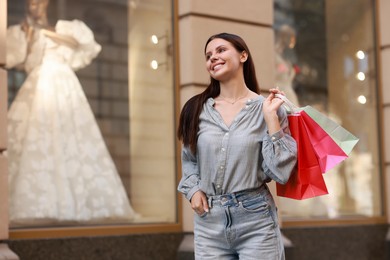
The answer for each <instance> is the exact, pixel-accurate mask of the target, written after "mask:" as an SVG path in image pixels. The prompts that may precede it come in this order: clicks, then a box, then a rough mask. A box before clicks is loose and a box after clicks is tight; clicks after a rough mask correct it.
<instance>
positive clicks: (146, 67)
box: [0, 0, 390, 259]
mask: <svg viewBox="0 0 390 260" xmlns="http://www.w3.org/2000/svg"><path fill="white" fill-rule="evenodd" d="M48 10H49V12H48V17H49V20H51V21H55V20H58V19H68V20H71V19H80V20H82V21H84V22H85V23H86V24H87V25H88V26H89V27H90V28H91V29H92V31H93V32H94V34H95V39H96V40H97V42H99V43H100V44H101V45H102V52H101V53H100V54H99V56H97V58H96V59H95V60H94V61H92V62H91V64H90V65H89V66H87V67H86V68H84V69H82V70H79V71H77V76H78V78H79V80H80V82H81V85H82V86H83V89H84V92H85V94H86V97H87V99H88V102H89V104H90V105H91V109H92V111H93V113H94V115H95V117H96V121H97V123H98V125H99V128H100V130H101V132H102V135H103V137H104V141H105V143H106V144H107V147H108V150H109V152H110V154H111V156H112V158H113V161H114V162H115V165H116V169H117V170H118V176H119V177H120V179H121V181H122V183H123V186H124V188H125V190H126V192H127V195H128V197H129V198H130V203H131V205H132V207H133V208H134V210H135V211H136V212H137V213H139V215H140V216H141V217H140V218H134V219H132V220H131V221H116V222H114V223H111V222H108V221H103V222H100V223H98V224H96V223H83V224H80V223H73V224H68V223H67V224H64V223H56V224H48V223H45V224H43V225H42V224H41V225H33V226H31V225H24V226H23V225H22V226H13V224H12V220H9V207H8V205H9V201H10V200H12V198H10V197H9V192H8V189H9V188H10V187H9V186H8V176H9V170H8V166H7V165H8V162H7V160H8V159H7V155H6V154H7V149H8V148H9V147H8V144H7V128H6V126H7V110H8V107H9V104H10V103H12V100H13V98H14V96H15V95H16V94H17V92H18V89H19V88H20V87H21V86H22V84H23V81H24V80H25V78H26V75H25V74H23V73H21V72H20V71H18V70H14V69H9V68H6V55H7V50H6V47H5V45H6V37H7V36H6V35H7V33H6V31H7V27H9V26H10V25H12V24H17V23H19V22H20V20H21V19H23V17H24V15H25V3H24V2H23V3H22V2H21V1H20V2H18V3H15V2H13V1H8V2H7V1H6V0H0V66H1V69H0V152H1V156H0V242H1V247H0V256H3V255H4V256H5V257H6V258H5V259H17V257H18V256H19V257H20V259H71V258H75V257H76V256H79V257H80V259H105V258H107V259H175V258H177V257H180V256H181V254H180V253H183V251H184V252H186V251H190V253H189V254H190V255H191V248H186V247H185V245H184V246H183V243H182V242H183V241H185V240H186V239H188V237H189V239H191V236H190V235H191V233H192V231H193V224H192V223H193V222H192V220H193V212H192V210H191V208H190V205H189V203H188V202H187V201H186V200H185V199H183V198H182V197H181V195H179V194H177V192H176V185H177V182H178V180H179V179H180V144H179V143H178V142H177V141H176V138H175V128H176V124H177V119H178V115H179V113H180V109H181V107H182V105H183V104H184V103H185V101H186V100H188V99H189V98H190V97H191V96H193V95H195V94H197V93H200V92H201V91H202V90H203V89H204V88H205V87H206V86H207V84H208V82H209V76H208V75H207V73H206V70H205V65H204V56H203V48H204V43H205V41H206V40H207V38H208V37H209V36H210V35H212V34H215V33H219V32H230V33H235V34H238V35H240V36H242V38H243V39H245V41H246V42H247V44H248V46H249V48H250V50H251V52H252V55H253V58H254V60H255V66H256V72H257V74H258V75H257V78H258V79H259V81H260V87H261V89H262V94H264V95H266V94H267V90H268V89H270V88H272V87H273V86H275V85H279V86H280V87H284V86H285V85H287V83H286V79H285V78H278V75H279V73H281V72H284V69H285V67H283V65H278V64H277V61H276V60H275V49H276V47H275V45H276V42H277V41H278V35H279V34H278V32H280V30H281V28H282V26H283V25H285V24H286V25H289V26H291V27H292V28H294V29H295V34H294V45H295V46H292V47H293V48H288V50H286V51H285V52H284V55H285V56H283V58H286V59H287V58H289V59H290V60H289V62H288V64H289V65H291V66H292V68H293V70H294V71H293V72H294V73H293V76H292V77H290V78H288V81H289V82H288V83H289V84H291V85H289V86H290V87H292V88H293V89H294V91H295V93H296V94H297V97H298V98H297V102H299V105H312V106H315V107H316V108H318V109H319V110H322V111H324V112H326V113H327V114H328V115H329V116H331V117H333V118H334V119H335V120H336V121H338V122H340V123H341V124H342V125H343V126H344V127H346V128H347V129H349V130H350V131H351V132H352V133H354V134H355V135H356V136H357V137H359V138H360V141H359V143H358V145H357V146H356V148H354V152H353V153H351V154H350V158H348V159H347V160H346V161H344V162H343V163H342V164H341V165H340V166H338V168H335V170H334V171H333V172H329V173H327V174H325V175H324V178H325V181H326V182H327V184H328V190H329V193H330V194H329V195H326V196H324V197H323V198H316V199H312V200H307V201H291V200H288V199H284V198H280V197H277V204H278V205H279V212H280V218H281V225H282V230H283V233H284V235H285V236H286V237H287V238H288V239H290V240H291V243H292V245H286V246H287V248H288V251H287V258H288V259H383V258H385V257H389V254H388V252H387V247H386V245H387V244H386V234H387V231H388V223H389V222H390V219H389V215H390V214H389V212H388V210H389V208H390V205H389V201H390V199H389V196H390V195H389V193H390V192H389V190H390V177H388V174H390V167H389V163H390V139H389V138H388V137H387V135H386V133H387V132H388V129H390V120H389V119H390V106H389V104H390V89H389V87H388V85H390V76H389V74H388V73H386V72H387V70H389V69H390V32H388V30H386V28H387V25H389V24H390V18H389V16H388V15H386V14H387V13H388V12H390V3H389V2H388V1H386V0H377V1H363V0H361V1H358V2H355V1H347V0H346V1H329V0H324V1H310V3H304V1H277V0H276V1H271V0H262V1H256V0H245V1H243V2H239V1H235V0H215V1H204V0H195V1H194V0H174V1H170V0H169V1H168V0H167V1H165V0H164V1H153V0H135V1H120V0H107V1H103V0H102V1H96V2H93V1H73V0H68V1H65V0H57V1H53V0H52V1H51V2H50V5H49V9H48ZM152 35H154V40H155V42H154V43H151V42H149V41H148V40H149V38H150V36H152ZM360 51H361V52H360ZM359 54H361V55H362V56H359ZM355 55H357V56H355ZM150 66H152V67H153V68H151V67H150ZM281 77H283V75H282V76H281ZM272 188H273V190H274V191H275V187H272ZM275 197H276V196H275ZM188 235H189V236H188ZM313 241H316V243H313ZM151 245H153V246H151ZM182 257H188V256H185V254H182ZM182 259H186V258H182Z"/></svg>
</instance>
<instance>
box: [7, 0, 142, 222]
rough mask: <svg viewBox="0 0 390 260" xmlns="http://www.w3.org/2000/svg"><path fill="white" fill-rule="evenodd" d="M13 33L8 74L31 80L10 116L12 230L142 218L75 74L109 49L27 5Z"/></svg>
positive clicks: (42, 2) (80, 28)
mask: <svg viewBox="0 0 390 260" xmlns="http://www.w3.org/2000/svg"><path fill="white" fill-rule="evenodd" d="M26 4H27V6H26V10H27V13H26V18H25V19H24V21H23V22H22V23H21V24H18V25H13V26H10V27H9V28H8V31H7V64H6V66H7V68H17V69H21V70H24V71H26V73H27V78H26V80H25V82H24V83H23V85H22V86H21V88H20V90H19V91H18V93H17V95H16V97H15V99H14V101H13V102H12V104H11V106H10V109H9V112H8V144H9V145H8V147H9V149H8V154H7V156H8V161H9V193H10V224H11V226H34V225H48V224H67V223H72V224H74V223H88V224H90V223H107V222H117V221H129V220H133V219H134V218H136V217H138V215H137V214H136V213H135V212H134V210H133V209H132V207H131V205H130V203H129V200H128V197H127V194H126V192H125V189H124V187H123V184H122V182H121V180H120V178H119V175H118V173H117V170H116V168H115V165H114V163H113V160H112V158H111V156H110V154H109V152H108V149H107V147H106V144H105V143H104V140H103V137H102V135H101V133H100V130H99V128H98V126H97V123H96V120H95V118H94V115H93V113H92V110H91V108H90V106H89V104H88V100H87V99H86V97H85V94H84V92H83V89H82V87H81V85H80V82H79V80H78V78H77V76H76V74H75V73H74V71H75V70H77V69H80V68H83V67H85V66H87V65H89V64H90V63H91V61H92V60H93V59H94V58H95V57H96V56H97V55H98V54H99V52H100V50H101V46H100V45H99V44H98V43H96V42H95V40H94V36H93V33H92V31H91V30H90V29H89V28H88V27H87V26H86V25H85V24H84V23H83V22H82V21H79V20H73V21H65V20H59V21H57V23H56V24H55V26H51V25H49V23H48V20H47V15H46V11H47V7H48V4H49V0H27V1H26Z"/></svg>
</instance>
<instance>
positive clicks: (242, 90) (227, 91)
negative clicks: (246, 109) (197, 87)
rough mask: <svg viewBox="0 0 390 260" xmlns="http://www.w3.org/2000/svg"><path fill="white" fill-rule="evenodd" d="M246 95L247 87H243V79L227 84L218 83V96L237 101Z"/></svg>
mask: <svg viewBox="0 0 390 260" xmlns="http://www.w3.org/2000/svg"><path fill="white" fill-rule="evenodd" d="M247 93H248V87H247V86H246V85H245V81H244V79H243V78H242V79H236V80H230V81H228V82H220V96H222V97H224V98H229V99H232V100H235V99H238V98H240V97H242V96H243V95H245V94H247Z"/></svg>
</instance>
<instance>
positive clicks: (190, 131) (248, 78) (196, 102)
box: [177, 33, 260, 154]
mask: <svg viewBox="0 0 390 260" xmlns="http://www.w3.org/2000/svg"><path fill="white" fill-rule="evenodd" d="M214 39H223V40H225V41H228V42H230V43H231V44H232V45H233V46H234V48H235V49H236V50H237V51H238V52H240V53H241V52H243V51H245V52H246V53H247V54H248V58H247V60H246V61H245V62H244V67H243V71H244V80H245V84H246V86H247V87H248V88H249V89H250V90H252V91H254V92H256V93H258V94H259V93H260V88H259V84H258V83H257V79H256V72H255V66H254V63H253V59H252V56H251V54H250V52H249V49H248V46H247V45H246V43H245V42H244V40H243V39H242V38H241V37H240V36H238V35H235V34H230V33H219V34H215V35H212V36H211V37H210V38H209V39H208V40H207V42H206V45H205V47H204V52H205V53H206V48H207V45H208V44H209V42H211V41H212V40H214ZM219 93H220V86H219V81H218V80H216V79H213V78H212V77H210V84H209V85H208V87H207V88H206V89H205V90H204V91H203V92H202V93H200V94H198V95H196V96H193V97H192V98H190V99H189V100H188V101H187V103H186V104H185V105H184V107H183V109H182V111H181V114H180V120H179V127H178V130H177V137H178V138H179V140H182V141H183V144H184V145H185V146H189V147H190V149H191V151H192V152H193V153H194V154H195V153H196V143H197V141H198V131H199V116H200V113H201V112H202V109H203V105H204V103H205V102H206V100H207V99H209V98H215V97H217V96H218V95H219Z"/></svg>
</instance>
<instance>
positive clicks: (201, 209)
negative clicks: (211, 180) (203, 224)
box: [191, 190, 209, 216]
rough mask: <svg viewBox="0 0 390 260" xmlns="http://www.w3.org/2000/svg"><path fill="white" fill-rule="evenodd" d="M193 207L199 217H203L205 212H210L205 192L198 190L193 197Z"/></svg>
mask: <svg viewBox="0 0 390 260" xmlns="http://www.w3.org/2000/svg"><path fill="white" fill-rule="evenodd" d="M191 207H192V209H193V210H194V211H195V213H196V214H198V215H199V216H201V215H203V214H204V213H205V212H209V205H208V202H207V197H206V194H205V193H204V192H203V191H201V190H198V191H197V192H195V193H194V195H192V198H191Z"/></svg>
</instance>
